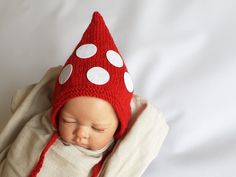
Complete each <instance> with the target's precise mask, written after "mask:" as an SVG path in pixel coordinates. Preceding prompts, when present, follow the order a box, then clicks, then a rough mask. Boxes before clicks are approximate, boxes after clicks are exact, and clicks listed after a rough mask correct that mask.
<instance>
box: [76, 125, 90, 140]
mask: <svg viewBox="0 0 236 177" xmlns="http://www.w3.org/2000/svg"><path fill="white" fill-rule="evenodd" d="M76 136H77V137H78V138H81V139H87V138H89V131H88V128H87V127H84V126H79V127H77V129H76Z"/></svg>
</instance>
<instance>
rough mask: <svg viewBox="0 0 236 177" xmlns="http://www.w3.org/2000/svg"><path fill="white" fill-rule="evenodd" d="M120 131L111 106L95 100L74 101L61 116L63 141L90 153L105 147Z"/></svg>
mask: <svg viewBox="0 0 236 177" xmlns="http://www.w3.org/2000/svg"><path fill="white" fill-rule="evenodd" d="M117 127H118V119H117V117H116V113H115V111H114V109H113V107H112V106H111V104H109V103H108V102H106V101H104V100H102V99H99V98H95V97H84V96H82V97H76V98H73V99H71V100H69V101H68V102H67V103H66V104H65V105H64V107H63V108H62V110H61V112H60V114H59V132H60V136H61V138H62V139H63V140H64V141H65V142H67V143H69V144H74V145H79V146H81V147H84V148H87V149H92V150H97V149H101V148H103V147H104V146H106V145H107V144H108V143H109V142H110V141H111V140H112V138H113V135H114V133H115V131H116V129H117Z"/></svg>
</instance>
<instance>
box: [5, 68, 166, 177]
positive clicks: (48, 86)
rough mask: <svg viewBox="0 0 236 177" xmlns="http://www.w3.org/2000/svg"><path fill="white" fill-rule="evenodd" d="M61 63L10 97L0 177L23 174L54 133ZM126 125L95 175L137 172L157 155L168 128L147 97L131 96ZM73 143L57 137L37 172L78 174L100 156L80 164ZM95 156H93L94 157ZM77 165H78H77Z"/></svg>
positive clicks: (132, 176) (58, 176) (62, 176)
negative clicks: (52, 113)
mask: <svg viewBox="0 0 236 177" xmlns="http://www.w3.org/2000/svg"><path fill="white" fill-rule="evenodd" d="M60 70H61V67H56V68H52V69H50V70H49V71H48V72H47V73H46V74H45V76H44V77H43V78H42V79H41V81H40V82H38V83H37V84H33V85H30V86H28V87H27V88H25V89H22V90H19V91H18V92H17V93H16V95H15V96H14V97H13V99H12V107H11V109H12V112H13V115H12V117H11V119H10V120H9V122H8V124H7V125H6V127H5V128H4V129H3V131H2V132H1V134H0V176H1V177H15V176H20V177H26V176H28V175H29V173H30V172H31V170H32V169H33V167H34V166H35V164H36V163H37V161H38V158H39V156H40V153H41V151H42V149H43V147H44V146H45V145H46V144H47V142H48V140H49V139H50V137H51V136H52V134H53V133H54V131H55V130H54V128H53V127H52V126H51V124H50V119H49V116H50V110H51V102H50V100H51V96H52V93H53V86H54V80H55V78H56V76H57V75H58V74H59V72H60ZM131 108H132V118H131V121H130V124H129V127H128V130H127V132H126V134H125V136H124V137H122V138H121V139H120V140H119V141H118V142H116V144H115V145H114V148H113V150H112V153H111V154H110V155H109V156H108V158H107V159H106V161H105V163H104V165H103V168H102V170H101V172H100V174H99V177H114V176H115V177H124V176H125V177H139V176H141V175H142V174H143V172H144V170H145V169H146V168H147V166H148V165H149V164H150V163H151V161H152V160H153V159H154V158H155V157H156V156H157V154H158V152H159V150H160V147H161V145H162V143H163V141H164V139H165V137H166V135H167V133H168V125H167V124H166V122H165V119H164V117H163V115H162V113H161V112H160V111H159V110H158V109H156V108H154V107H153V106H152V105H151V104H150V103H149V102H146V101H145V100H143V99H141V98H140V97H138V96H134V97H133V99H132V102H131ZM78 153H81V152H80V151H78V149H77V148H76V147H75V146H65V145H64V144H63V143H62V142H61V141H60V140H59V139H58V140H57V142H56V143H55V144H54V145H53V146H52V147H51V149H50V150H49V151H48V152H47V154H46V156H45V162H44V165H43V166H42V169H41V171H40V173H39V174H38V176H40V177H43V176H45V177H46V176H50V177H54V176H55V177H75V176H76V177H80V176H81V177H82V176H84V177H85V175H88V174H85V173H84V174H83V173H82V172H81V171H80V170H78V169H81V168H91V166H93V164H94V163H97V162H98V161H99V160H100V158H101V156H100V155H101V154H100V155H99V156H96V157H95V158H94V157H93V158H91V159H90V160H89V159H87V160H88V161H87V162H83V163H81V161H80V160H79V159H77V158H76V157H78V156H79V154H78ZM96 158H97V159H96ZM81 164H82V166H81Z"/></svg>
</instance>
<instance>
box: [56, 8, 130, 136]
mask: <svg viewBox="0 0 236 177" xmlns="http://www.w3.org/2000/svg"><path fill="white" fill-rule="evenodd" d="M132 94H133V84H132V81H131V77H130V74H129V73H128V71H127V68H126V66H125V63H124V60H123V59H122V57H121V55H120V54H119V51H118V49H117V47H116V45H115V43H114V41H113V39H112V36H111V34H110V32H109V30H108V28H107V26H106V24H105V22H104V21H103V18H102V16H101V15H100V14H99V13H98V12H95V13H94V14H93V18H92V21H91V23H90V25H89V26H88V28H87V30H86V31H85V32H84V34H83V36H82V39H81V41H80V42H79V44H78V45H77V46H76V48H75V49H74V51H73V53H72V55H71V56H70V57H69V59H68V60H67V62H66V63H65V65H64V67H63V69H62V71H61V73H60V75H59V77H58V79H57V81H56V85H55V90H54V100H53V108H52V114H51V122H52V124H53V125H54V126H55V127H57V125H56V123H57V122H56V117H57V115H58V112H59V110H60V109H61V108H62V106H63V105H64V104H65V103H66V102H67V101H68V100H69V99H71V98H74V97H78V96H92V97H98V98H101V99H103V100H106V101H108V102H109V103H110V104H111V105H112V106H113V108H114V110H115V112H116V114H117V117H118V119H119V122H120V124H119V130H118V131H117V132H116V134H115V138H119V137H120V136H121V135H122V134H123V133H124V132H125V130H126V128H127V125H128V122H129V119H130V116H131V110H130V100H131V97H132Z"/></svg>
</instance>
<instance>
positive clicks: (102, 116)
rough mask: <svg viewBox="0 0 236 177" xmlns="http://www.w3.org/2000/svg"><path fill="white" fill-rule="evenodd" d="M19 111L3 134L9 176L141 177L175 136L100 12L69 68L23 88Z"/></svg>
mask: <svg viewBox="0 0 236 177" xmlns="http://www.w3.org/2000/svg"><path fill="white" fill-rule="evenodd" d="M12 110H13V116H12V118H11V119H10V121H9V122H8V124H7V126H6V127H5V129H4V130H3V131H2V133H1V134H0V176H2V177H16V176H20V177H27V176H28V177H36V176H37V177H54V176H55V177H98V176H99V177H101V176H104V177H105V176H106V177H124V176H125V177H136V176H137V177H138V176H141V175H142V174H143V172H144V170H145V169H146V168H147V166H148V165H149V164H150V163H151V161H152V160H153V159H154V158H155V157H156V155H157V153H158V152H159V149H160V147H161V144H162V143H163V141H164V138H165V136H166V135H167V132H168V126H167V124H166V123H165V120H164V118H163V116H162V113H161V112H159V110H157V109H156V108H155V107H153V106H152V105H150V103H149V102H147V101H145V100H143V99H141V98H140V97H138V96H137V95H134V89H133V83H132V80H131V76H130V74H129V72H128V70H127V67H126V65H125V63H124V60H123V59H122V57H121V55H120V53H119V51H118V49H117V47H116V45H115V43H114V41H113V39H112V36H111V34H110V32H109V30H108V28H107V26H106V25H105V22H104V20H103V18H102V16H101V15H100V14H99V13H98V12H95V13H94V14H93V18H92V20H91V22H90V24H89V26H88V28H87V29H86V31H85V32H84V34H83V36H82V39H81V41H80V42H79V43H78V45H77V46H76V47H75V49H74V51H73V53H72V54H71V56H70V57H69V58H68V60H67V61H66V63H65V64H64V66H63V67H60V66H59V67H56V68H53V69H50V70H49V71H48V72H47V73H46V75H45V76H44V77H43V79H42V80H41V81H40V82H39V83H37V84H34V85H31V86H28V87H27V88H25V89H23V90H20V91H18V93H17V94H16V96H15V97H13V100H12ZM13 130H14V131H13Z"/></svg>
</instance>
